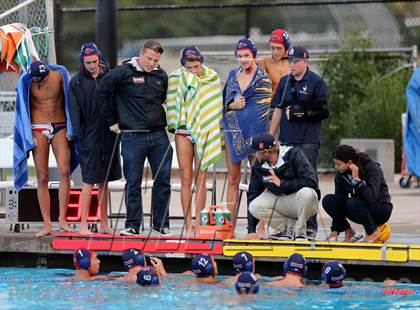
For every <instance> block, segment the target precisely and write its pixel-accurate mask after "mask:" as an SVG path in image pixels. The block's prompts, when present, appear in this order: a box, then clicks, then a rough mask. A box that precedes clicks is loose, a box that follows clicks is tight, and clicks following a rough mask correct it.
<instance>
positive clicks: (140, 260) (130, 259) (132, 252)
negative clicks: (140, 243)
mask: <svg viewBox="0 0 420 310" xmlns="http://www.w3.org/2000/svg"><path fill="white" fill-rule="evenodd" d="M122 258H123V262H124V266H125V267H126V268H127V270H130V269H131V268H133V267H135V266H142V267H145V266H146V262H145V259H144V255H143V252H142V251H141V250H138V249H134V248H130V249H128V250H127V251H125V252H124V253H123V257H122Z"/></svg>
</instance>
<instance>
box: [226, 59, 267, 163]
mask: <svg viewBox="0 0 420 310" xmlns="http://www.w3.org/2000/svg"><path fill="white" fill-rule="evenodd" d="M240 70H241V69H240V68H238V69H236V70H232V71H231V72H230V73H229V77H228V80H227V81H226V85H225V88H224V90H223V99H224V100H223V101H224V108H225V109H224V115H223V119H222V123H223V129H224V131H225V136H226V142H227V146H226V147H229V151H230V155H231V159H232V162H233V163H234V164H236V163H238V162H240V161H241V160H243V159H245V158H247V157H248V156H249V155H250V154H251V153H253V151H252V150H251V148H250V145H249V140H250V138H251V137H252V136H254V135H255V134H257V133H261V132H266V131H267V129H268V128H267V126H268V120H269V112H270V104H271V79H270V77H269V76H268V74H267V73H266V72H265V71H264V70H263V69H262V68H261V67H260V66H259V65H258V66H257V71H256V72H255V74H254V77H253V78H252V80H251V82H250V83H249V85H248V87H247V88H246V90H245V91H244V92H243V93H242V92H241V89H240V87H239V83H238V81H237V79H236V76H237V75H238V73H239V71H240ZM237 96H243V97H244V98H245V101H246V106H245V108H243V109H240V110H234V111H227V106H228V104H229V103H231V102H232V101H233V100H234V99H235V97H237Z"/></svg>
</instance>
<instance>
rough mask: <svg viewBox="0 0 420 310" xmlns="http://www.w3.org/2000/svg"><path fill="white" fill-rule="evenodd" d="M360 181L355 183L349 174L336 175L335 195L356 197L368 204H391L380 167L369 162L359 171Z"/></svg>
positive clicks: (373, 162) (371, 161) (375, 163)
mask: <svg viewBox="0 0 420 310" xmlns="http://www.w3.org/2000/svg"><path fill="white" fill-rule="evenodd" d="M361 172H362V173H361V177H360V179H361V180H362V181H361V182H359V183H355V182H354V180H353V179H352V177H351V172H346V173H337V174H336V176H335V194H336V195H338V196H342V197H348V196H349V195H350V196H351V197H357V198H361V199H363V200H364V201H366V202H367V203H368V204H372V203H374V202H382V203H389V204H391V196H390V195H389V192H388V186H387V184H386V182H385V178H384V174H383V171H382V169H381V167H380V165H379V164H378V163H377V162H375V161H373V160H369V161H368V162H367V163H366V164H365V165H364V166H363V167H362V171H361Z"/></svg>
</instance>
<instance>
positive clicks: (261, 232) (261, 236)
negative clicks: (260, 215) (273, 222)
mask: <svg viewBox="0 0 420 310" xmlns="http://www.w3.org/2000/svg"><path fill="white" fill-rule="evenodd" d="M257 235H258V238H259V239H268V235H267V232H266V231H265V224H264V222H259V223H258V225H257Z"/></svg>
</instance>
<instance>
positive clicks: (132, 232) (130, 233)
mask: <svg viewBox="0 0 420 310" xmlns="http://www.w3.org/2000/svg"><path fill="white" fill-rule="evenodd" d="M138 234H139V231H138V230H136V229H135V228H131V227H129V228H126V229H123V230H121V231H120V235H123V236H133V235H138Z"/></svg>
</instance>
